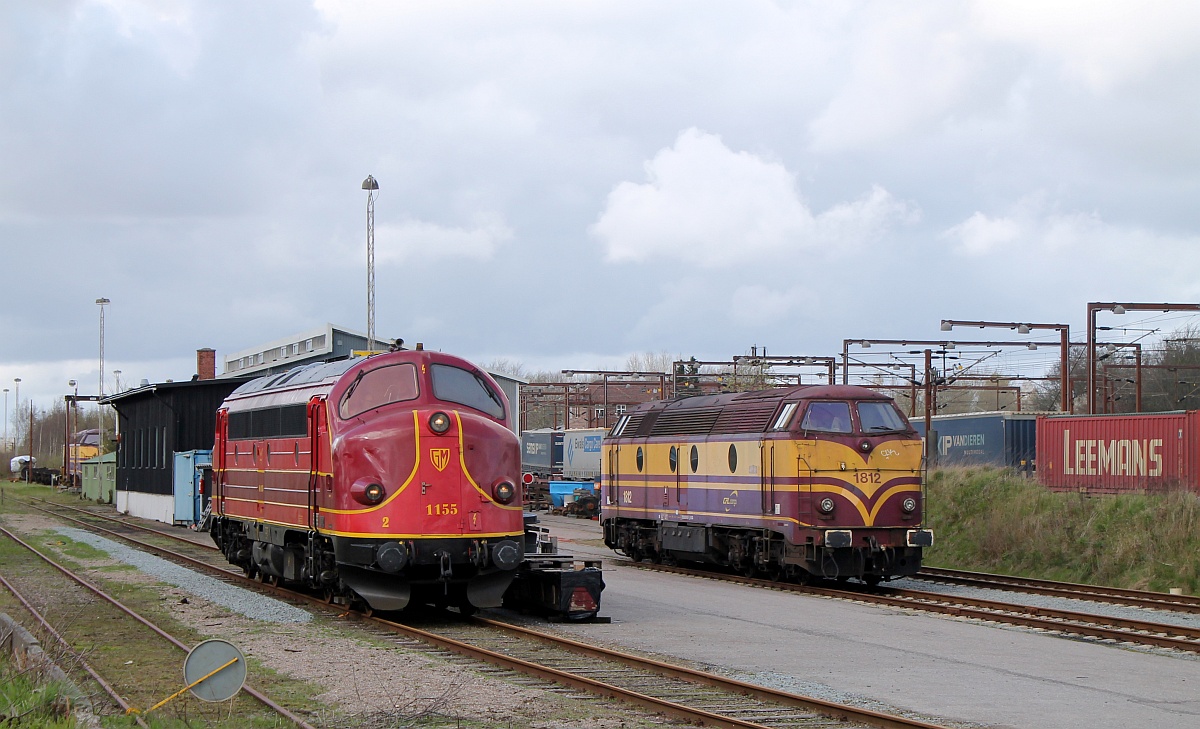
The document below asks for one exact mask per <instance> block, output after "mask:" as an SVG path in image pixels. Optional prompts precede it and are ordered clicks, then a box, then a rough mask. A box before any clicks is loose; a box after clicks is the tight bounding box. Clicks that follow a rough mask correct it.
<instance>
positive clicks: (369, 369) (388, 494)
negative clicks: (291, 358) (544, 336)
mask: <svg viewBox="0 0 1200 729" xmlns="http://www.w3.org/2000/svg"><path fill="white" fill-rule="evenodd" d="M510 417H511V413H510V411H509V407H508V401H507V398H505V396H504V395H503V393H502V391H501V390H500V388H499V386H498V385H497V384H496V382H495V381H494V380H493V379H492V378H491V377H490V376H489V375H488V374H487V373H486V372H484V371H483V370H481V369H480V368H478V367H476V366H474V365H472V364H471V363H469V362H467V361H466V360H463V359H460V358H458V357H453V356H450V355H447V354H441V353H436V352H428V351H420V350H418V351H399V352H392V353H386V354H376V355H372V356H370V357H357V358H353V359H348V360H342V361H335V362H330V363H324V364H315V365H309V366H306V367H298V368H296V369H293V370H289V371H287V372H284V373H281V374H277V375H269V376H267V377H262V378H259V379H257V380H253V381H251V382H248V383H246V384H244V385H242V386H241V387H239V388H238V389H237V390H236V391H234V392H233V394H231V395H230V396H229V397H228V398H226V400H225V402H224V403H223V404H222V406H221V409H220V410H219V411H218V414H217V433H216V444H215V447H214V450H213V459H214V464H213V467H214V481H215V483H214V489H213V498H212V516H213V521H212V525H211V533H212V536H213V539H214V541H215V542H216V543H217V545H218V546H219V547H220V548H221V550H222V552H223V553H224V554H225V556H226V558H227V559H228V560H229V561H230V562H232V563H234V564H237V565H239V566H241V567H242V568H243V569H244V570H245V571H246V572H247V573H248V574H252V575H259V576H261V577H262V578H264V579H267V580H269V581H272V582H277V581H281V580H285V581H289V582H294V583H299V584H302V585H305V586H307V587H309V588H313V589H316V590H321V591H324V593H325V595H326V596H327V597H328V598H330V599H337V600H339V601H344V602H362V603H365V604H366V605H368V606H370V607H371V608H374V609H380V610H398V609H401V608H403V607H405V606H406V605H407V604H408V603H409V602H410V601H419V602H428V603H434V604H441V605H452V606H457V607H459V608H460V609H463V610H464V611H473V610H474V609H475V608H480V607H495V606H498V605H500V604H501V599H502V597H503V595H504V593H505V590H506V589H507V588H508V587H509V585H510V583H511V582H512V581H513V577H514V575H515V573H516V572H517V568H518V566H519V565H520V564H521V562H522V559H523V556H524V527H523V520H522V511H521V503H520V492H519V490H518V486H517V484H518V483H519V481H518V478H519V477H520V468H521V457H520V447H519V444H518V440H517V437H516V435H515V434H514V433H513V432H512V431H511V430H510V429H509V427H508V426H509V419H510Z"/></svg>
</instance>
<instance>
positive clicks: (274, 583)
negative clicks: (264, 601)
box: [263, 575, 279, 587]
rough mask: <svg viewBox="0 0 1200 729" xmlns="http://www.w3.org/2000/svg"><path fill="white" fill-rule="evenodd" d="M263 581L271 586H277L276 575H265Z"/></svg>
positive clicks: (277, 579)
mask: <svg viewBox="0 0 1200 729" xmlns="http://www.w3.org/2000/svg"><path fill="white" fill-rule="evenodd" d="M263 582H265V583H266V584H268V585H270V586H271V587H279V578H278V577H276V576H275V575H267V577H266V579H264V580H263Z"/></svg>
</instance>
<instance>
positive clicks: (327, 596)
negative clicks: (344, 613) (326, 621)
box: [321, 587, 337, 605]
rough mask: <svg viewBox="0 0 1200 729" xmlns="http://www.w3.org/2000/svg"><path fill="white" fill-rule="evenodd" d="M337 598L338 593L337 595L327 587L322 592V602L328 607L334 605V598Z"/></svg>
mask: <svg viewBox="0 0 1200 729" xmlns="http://www.w3.org/2000/svg"><path fill="white" fill-rule="evenodd" d="M335 597H337V593H335V592H334V591H333V590H332V589H331V588H328V587H326V588H325V589H324V590H321V601H322V602H324V603H325V604H326V605H332V604H333V598H335Z"/></svg>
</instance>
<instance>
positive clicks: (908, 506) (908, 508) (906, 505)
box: [900, 496, 917, 514]
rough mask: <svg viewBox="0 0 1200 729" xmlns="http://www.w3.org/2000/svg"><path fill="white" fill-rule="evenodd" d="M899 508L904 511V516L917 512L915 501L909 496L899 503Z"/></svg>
mask: <svg viewBox="0 0 1200 729" xmlns="http://www.w3.org/2000/svg"><path fill="white" fill-rule="evenodd" d="M900 508H901V509H904V513H905V514H911V513H913V512H914V511H916V510H917V500H916V499H914V498H913V497H911V496H909V497H908V498H907V499H905V500H904V501H901V502H900Z"/></svg>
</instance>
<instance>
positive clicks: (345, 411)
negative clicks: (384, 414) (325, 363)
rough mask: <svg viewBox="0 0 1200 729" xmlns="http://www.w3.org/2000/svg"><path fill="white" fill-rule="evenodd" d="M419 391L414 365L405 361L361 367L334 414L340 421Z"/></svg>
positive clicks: (403, 398)
mask: <svg viewBox="0 0 1200 729" xmlns="http://www.w3.org/2000/svg"><path fill="white" fill-rule="evenodd" d="M420 392H421V391H420V388H418V387H417V368H416V367H415V366H413V365H412V364H409V363H407V362H406V363H403V364H396V365H385V366H383V367H376V368H375V369H373V370H361V371H359V373H358V375H357V376H356V377H355V378H354V382H352V383H350V387H348V388H347V389H346V394H345V395H342V401H341V402H340V403H338V415H339V416H341V418H342V419H343V420H345V419H346V418H353V417H354V416H355V415H360V414H362V413H365V412H366V411H368V410H371V409H373V408H377V407H382V406H384V405H387V404H389V403H394V402H403V401H405V400H414V399H416V397H417V395H419V394H420Z"/></svg>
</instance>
